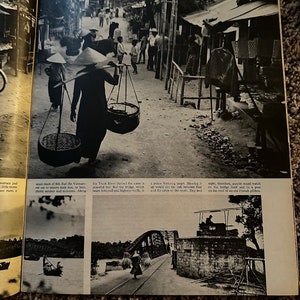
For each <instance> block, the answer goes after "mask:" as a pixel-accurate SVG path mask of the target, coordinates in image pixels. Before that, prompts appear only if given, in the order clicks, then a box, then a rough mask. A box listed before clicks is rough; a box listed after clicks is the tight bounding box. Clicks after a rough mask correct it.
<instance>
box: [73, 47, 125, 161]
mask: <svg viewBox="0 0 300 300" xmlns="http://www.w3.org/2000/svg"><path fill="white" fill-rule="evenodd" d="M106 62H107V58H106V57H105V56H103V55H102V54H100V53H99V52H97V51H95V50H93V49H91V48H86V49H85V50H84V51H83V52H82V53H81V54H80V55H79V56H78V57H77V59H76V60H75V63H76V64H78V65H83V66H85V68H84V69H82V70H80V71H79V72H78V73H77V78H76V79H75V83H74V92H73V100H72V105H71V115H70V119H71V121H72V122H75V119H76V106H77V103H78V101H79V98H80V96H81V98H80V105H79V110H78V118H77V129H76V135H77V136H78V137H79V138H80V139H81V146H82V149H81V156H82V157H85V158H88V159H89V160H88V163H93V162H95V161H96V158H97V154H98V151H99V148H100V146H101V142H102V140H103V139H104V137H105V134H106V130H107V101H106V95H105V82H108V83H110V84H112V85H117V84H118V81H119V76H118V69H117V66H116V65H115V64H114V63H113V62H110V63H109V64H111V65H112V66H114V67H115V71H114V76H112V75H111V74H110V73H108V72H107V71H106V70H104V69H102V68H101V67H102V66H103V65H104V64H106ZM81 75H82V76H81Z"/></svg>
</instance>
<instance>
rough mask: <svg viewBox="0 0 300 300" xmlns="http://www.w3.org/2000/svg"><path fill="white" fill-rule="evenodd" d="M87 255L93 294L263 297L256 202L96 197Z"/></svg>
mask: <svg viewBox="0 0 300 300" xmlns="http://www.w3.org/2000/svg"><path fill="white" fill-rule="evenodd" d="M100 228H101V229H100ZM91 249H92V250H91V293H92V294H105V295H121V294H122V295H157V294H159V295H215V294H223V295H224V294H227V295H230V294H234V295H242V294H243V295H246V294H252V295H253V294H265V293H266V280H265V261H264V243H263V224H262V207H261V197H260V196H252V195H251V196H248V195H246V196H228V195H222V196H205V195H203V196H189V197H187V198H185V199H184V201H183V200H182V196H159V197H157V196H156V197H153V196H109V197H103V196H101V199H100V197H97V196H95V197H94V201H93V221H92V246H91Z"/></svg>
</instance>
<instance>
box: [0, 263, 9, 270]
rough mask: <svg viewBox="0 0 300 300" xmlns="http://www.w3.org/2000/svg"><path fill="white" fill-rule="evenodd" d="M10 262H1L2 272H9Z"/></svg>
mask: <svg viewBox="0 0 300 300" xmlns="http://www.w3.org/2000/svg"><path fill="white" fill-rule="evenodd" d="M9 265H10V262H6V261H3V262H0V270H7V269H8V268H9Z"/></svg>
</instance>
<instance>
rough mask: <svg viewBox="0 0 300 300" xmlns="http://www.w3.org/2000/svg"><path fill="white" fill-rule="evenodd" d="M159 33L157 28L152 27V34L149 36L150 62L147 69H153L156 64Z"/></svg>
mask: <svg viewBox="0 0 300 300" xmlns="http://www.w3.org/2000/svg"><path fill="white" fill-rule="evenodd" d="M157 35H158V31H157V29H156V28H152V29H150V35H149V37H148V44H149V46H148V64H147V70H149V71H153V70H154V66H155V65H156V54H157V47H156V45H155V40H156V36H157Z"/></svg>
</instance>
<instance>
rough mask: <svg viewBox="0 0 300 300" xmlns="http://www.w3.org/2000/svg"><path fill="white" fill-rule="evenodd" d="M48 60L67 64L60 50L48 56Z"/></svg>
mask: <svg viewBox="0 0 300 300" xmlns="http://www.w3.org/2000/svg"><path fill="white" fill-rule="evenodd" d="M47 61H49V62H52V63H56V64H65V63H66V61H65V59H64V58H63V57H62V56H61V54H59V53H58V52H57V53H55V54H53V55H52V56H50V57H48V58H47Z"/></svg>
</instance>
